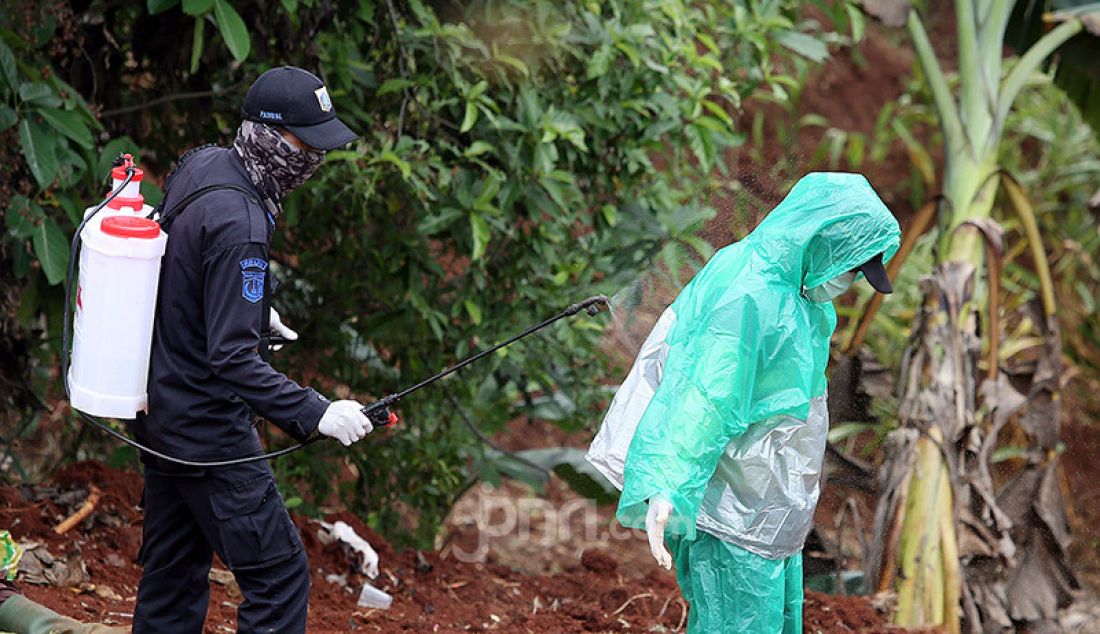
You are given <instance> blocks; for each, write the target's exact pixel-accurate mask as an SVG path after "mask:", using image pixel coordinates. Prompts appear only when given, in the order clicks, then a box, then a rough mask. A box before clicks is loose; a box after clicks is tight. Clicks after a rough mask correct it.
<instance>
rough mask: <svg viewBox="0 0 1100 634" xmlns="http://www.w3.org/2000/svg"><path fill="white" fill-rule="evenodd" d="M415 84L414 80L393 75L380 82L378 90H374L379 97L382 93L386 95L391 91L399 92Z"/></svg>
mask: <svg viewBox="0 0 1100 634" xmlns="http://www.w3.org/2000/svg"><path fill="white" fill-rule="evenodd" d="M415 85H416V82H414V81H410V80H408V79H402V78H400V77H395V78H393V79H387V80H386V81H384V82H382V85H381V86H379V87H378V92H376V93H375V94H376V95H378V96H379V97H381V96H382V95H388V94H390V93H391V92H401V91H403V90H405V89H406V88H409V87H410V86H415Z"/></svg>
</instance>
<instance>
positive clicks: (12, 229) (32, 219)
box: [4, 194, 45, 240]
mask: <svg viewBox="0 0 1100 634" xmlns="http://www.w3.org/2000/svg"><path fill="white" fill-rule="evenodd" d="M44 216H45V214H43V212H42V208H41V207H39V206H38V205H37V204H36V203H35V202H34V201H31V200H29V199H28V198H27V197H26V196H22V195H19V194H16V195H15V196H13V197H12V199H11V207H9V208H8V213H6V214H4V222H5V224H6V225H7V227H8V233H9V234H11V236H12V237H13V238H15V239H17V240H26V239H27V238H29V237H31V235H32V234H33V233H34V227H35V223H37V222H39V221H41V219H42V218H43V217H44Z"/></svg>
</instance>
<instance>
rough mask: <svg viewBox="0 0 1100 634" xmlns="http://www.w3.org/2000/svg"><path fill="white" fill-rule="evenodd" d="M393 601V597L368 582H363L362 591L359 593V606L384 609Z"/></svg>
mask: <svg viewBox="0 0 1100 634" xmlns="http://www.w3.org/2000/svg"><path fill="white" fill-rule="evenodd" d="M392 603H393V597H391V596H390V595H388V594H386V593H385V592H382V591H381V590H379V589H378V588H375V587H374V586H372V585H371V584H369V583H364V584H363V591H362V592H360V593H359V607H361V608H380V609H383V610H386V609H388V608H389V607H390V604H392Z"/></svg>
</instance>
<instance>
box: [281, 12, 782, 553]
mask: <svg viewBox="0 0 1100 634" xmlns="http://www.w3.org/2000/svg"><path fill="white" fill-rule="evenodd" d="M764 8H768V9H769V10H770V13H769V14H767V15H760V14H759V13H758V14H757V15H755V16H754V15H753V14H751V13H749V12H747V11H746V10H745V9H744V8H743V7H741V6H738V5H733V6H728V5H725V4H719V3H714V4H702V5H691V4H687V3H677V2H660V3H659V2H635V1H623V2H611V3H602V4H601V5H596V4H581V3H569V4H565V5H559V4H557V3H550V2H534V3H531V2H493V3H485V2H474V3H469V4H468V5H467V6H466V7H465V8H464V9H463V10H461V11H458V10H452V11H450V12H449V13H448V12H443V11H438V12H437V11H433V10H431V9H429V8H428V7H427V6H426V5H424V4H421V3H420V2H415V1H414V2H410V3H409V5H408V7H407V10H405V11H395V12H393V13H391V12H390V11H389V7H385V6H379V7H377V8H376V10H374V11H365V12H363V13H362V14H360V15H356V16H349V17H348V18H347V20H346V21H345V22H342V23H341V27H342V28H341V30H340V32H339V33H338V34H337V33H336V32H332V33H327V34H324V35H323V36H322V37H321V38H319V40H318V47H319V54H320V56H321V58H322V60H324V62H325V68H326V70H327V72H328V75H329V81H330V84H331V85H333V86H338V87H339V89H340V94H338V95H336V96H335V100H336V103H337V106H338V107H339V108H342V110H341V112H349V111H350V117H351V118H352V120H353V121H354V123H355V124H358V125H357V127H359V128H360V129H363V130H366V131H367V134H366V138H365V141H364V142H363V143H362V144H360V145H359V146H358V147H357V148H356V149H355V150H353V151H346V152H334V153H332V154H331V155H330V158H329V163H330V164H329V165H328V166H326V167H325V168H324V169H322V170H321V172H319V174H318V176H317V177H315V178H314V179H313V182H312V183H311V185H309V190H308V193H307V194H305V195H303V196H300V197H297V198H296V199H294V200H292V201H291V204H290V205H288V210H287V219H286V221H285V225H286V226H285V230H286V233H287V234H288V235H292V236H293V237H292V239H291V240H289V241H288V242H287V246H288V247H291V248H292V249H293V251H294V252H295V257H296V260H297V264H296V265H295V267H294V269H295V274H296V277H295V292H294V293H293V294H292V295H290V296H289V297H288V298H287V299H288V300H289V301H297V302H299V303H298V304H297V305H296V306H295V308H294V310H293V312H294V313H295V314H297V315H310V321H309V323H308V325H307V327H306V330H307V332H310V333H313V335H312V336H313V337H314V338H315V339H314V341H313V343H312V345H314V346H319V347H321V348H323V349H330V350H336V351H341V353H339V354H336V355H332V356H331V357H330V358H329V359H328V360H327V361H325V362H323V368H324V373H325V374H327V375H329V376H332V377H333V378H335V379H337V380H339V381H340V382H341V383H343V384H345V385H347V386H349V387H350V388H351V390H352V392H353V393H357V394H365V393H372V394H375V395H382V394H384V393H387V392H392V391H396V390H397V389H399V388H400V387H402V386H404V385H407V384H408V383H410V382H412V381H413V380H414V379H417V378H420V377H423V376H426V375H428V374H431V373H432V372H433V371H434V370H436V369H437V368H440V367H442V366H444V365H446V364H447V362H448V361H450V360H452V359H455V358H460V357H464V356H467V355H469V354H471V353H473V352H476V351H477V350H479V349H482V348H483V347H485V346H486V345H490V344H492V343H494V342H496V341H499V340H501V339H504V338H505V337H506V336H507V335H508V334H510V333H512V332H515V331H518V330H520V329H521V328H522V327H523V326H524V325H526V324H528V323H532V322H535V321H538V320H540V319H542V318H544V317H546V316H549V315H550V314H553V313H554V312H556V311H557V310H559V309H560V308H561V307H564V306H565V305H568V304H569V303H571V302H573V301H576V300H578V299H580V298H581V297H583V296H586V295H590V294H592V293H594V292H597V291H603V292H613V291H615V290H617V289H618V288H621V287H622V286H623V285H625V284H626V283H627V282H629V281H630V280H632V279H634V278H635V277H637V276H638V275H639V274H640V273H641V272H642V271H643V270H644V269H645V268H647V267H648V266H649V263H650V262H651V261H652V260H653V257H654V256H655V255H657V254H658V253H660V252H661V249H662V248H664V247H665V245H667V244H668V243H669V240H670V238H672V237H673V236H676V235H681V236H682V237H683V238H684V244H688V245H689V247H699V248H700V249H701V250H702V251H703V253H700V255H709V252H707V251H706V248H705V246H701V245H698V244H694V245H693V244H692V243H691V240H690V239H689V238H688V236H687V235H686V234H688V232H689V231H690V230H691V228H692V227H696V228H697V227H699V226H700V225H701V223H702V222H703V221H705V219H706V218H709V217H710V216H711V215H712V214H713V211H712V210H709V209H708V208H706V207H705V206H701V205H700V203H705V201H706V200H707V199H708V195H709V193H710V192H712V191H714V189H715V185H716V183H715V180H714V178H713V177H712V172H713V171H714V170H715V169H718V170H722V169H724V166H723V161H722V160H721V157H722V152H723V150H724V149H725V148H728V147H732V146H734V145H736V144H738V143H739V142H740V141H741V136H740V135H739V133H738V131H737V130H735V129H734V126H733V120H732V118H731V116H730V114H729V112H730V111H731V109H732V108H733V107H735V106H736V105H737V104H739V103H740V101H741V99H743V98H744V97H745V96H747V95H748V94H750V93H751V92H752V91H754V90H755V89H756V88H757V86H758V85H763V84H765V83H772V84H775V85H778V84H779V83H782V82H780V81H779V80H778V79H777V78H779V77H781V75H780V74H779V71H778V69H777V68H775V67H773V66H772V64H773V59H772V55H771V52H772V51H774V50H775V49H774V45H772V44H770V42H774V38H775V36H777V35H778V34H780V33H784V32H791V31H792V30H793V29H794V28H795V25H794V23H793V22H792V21H790V19H789V18H786V17H784V15H783V14H781V13H779V12H778V5H771V6H770V8H769V7H764ZM758 10H763V9H761V8H758ZM762 21H769V22H768V24H770V26H766V27H765V26H762ZM380 25H381V26H380ZM380 28H385V29H393V30H394V31H395V32H396V33H397V38H396V40H395V41H394V42H393V45H392V47H391V48H388V49H387V48H384V47H377V46H376V47H375V48H374V49H373V50H372V51H370V56H366V55H364V52H363V51H360V50H358V49H355V48H352V47H351V46H349V42H358V41H368V40H370V41H375V42H378V41H379V40H383V39H384V38H386V37H387V36H388V35H387V34H386V33H385V32H384V31H383V32H381V33H380V32H379V29H380ZM761 44H764V45H765V46H760V45H761ZM379 55H382V56H385V55H391V56H393V57H396V63H390V64H388V65H383V64H379V63H378V60H377V56H379ZM383 69H385V72H380V71H382V70H383ZM734 69H739V72H733V70H734ZM739 75H741V76H744V77H746V78H747V79H746V80H734V77H737V76H739ZM785 81H788V82H789V81H790V78H789V77H788V78H786V80H785ZM345 104H350V108H344V105H345ZM307 201H325V202H321V203H320V204H322V205H332V206H336V207H338V208H339V210H340V213H336V214H333V213H318V211H319V209H318V207H317V203H312V202H307ZM353 263H354V264H353ZM349 266H350V267H354V269H355V271H356V272H357V274H356V275H333V274H332V272H333V271H341V270H343V269H346V268H348V267H349ZM601 332H602V324H601V322H600V321H598V320H591V319H587V318H583V317H581V318H577V319H576V320H574V321H572V322H568V323H565V324H563V325H559V326H557V327H555V328H554V329H552V330H551V331H550V332H549V333H547V334H545V335H542V336H539V337H538V338H533V339H530V340H526V341H524V342H523V343H521V344H518V345H516V346H513V347H511V348H509V349H508V350H506V351H505V352H504V353H502V354H500V355H498V356H495V357H493V358H492V359H491V360H487V361H485V362H483V363H482V364H481V365H479V366H475V367H471V368H469V369H468V370H465V371H464V374H463V375H462V377H461V378H460V379H458V380H451V381H448V382H447V383H446V387H430V388H428V389H427V390H425V391H424V392H423V393H420V394H417V395H414V396H412V397H409V398H408V399H407V400H406V401H405V402H404V403H402V404H401V405H400V406H399V409H400V410H402V412H403V414H404V417H405V420H406V422H405V423H404V425H403V428H402V429H401V431H399V432H397V433H395V434H393V435H389V436H386V437H385V438H384V439H376V440H375V441H374V442H367V443H363V444H362V445H357V446H355V447H353V448H352V450H351V456H352V460H353V461H354V464H355V465H356V467H357V468H358V471H359V476H360V477H359V484H360V488H361V492H362V493H363V494H364V495H362V497H359V498H357V499H356V501H357V502H359V503H360V505H361V510H364V511H368V512H370V513H373V514H376V515H375V516H374V517H375V518H376V519H377V521H378V522H380V523H381V524H382V525H387V526H388V525H391V524H393V523H395V522H398V521H400V520H402V519H403V518H407V517H408V515H409V509H416V510H417V511H418V515H419V520H420V521H419V522H418V523H417V524H416V528H417V529H423V530H418V531H417V533H418V537H420V538H421V541H422V542H423V541H424V540H427V539H429V538H430V537H431V536H432V535H433V534H434V527H435V525H436V523H437V522H438V521H439V520H440V519H442V517H443V516H444V514H445V513H446V512H447V510H449V507H450V503H451V498H452V497H453V496H454V495H456V494H457V493H458V492H460V491H462V490H463V489H464V487H465V485H466V484H467V483H468V480H469V478H470V477H471V475H472V474H471V473H470V472H469V470H468V469H467V468H466V465H467V464H468V463H470V462H471V461H473V462H476V463H477V464H478V465H479V470H480V473H481V475H483V476H486V475H488V477H492V474H491V472H492V471H493V470H495V469H496V467H495V466H494V464H493V461H488V460H484V459H482V458H480V457H479V456H480V455H481V448H480V447H479V446H478V445H477V444H476V438H475V437H473V436H472V435H471V434H470V433H469V431H468V430H467V429H466V427H465V426H463V425H462V424H461V423H460V420H459V418H460V417H469V418H470V419H471V420H472V421H473V422H474V424H475V425H476V426H477V427H478V428H480V429H482V430H484V431H485V432H488V433H491V432H494V431H497V430H499V429H501V428H502V427H503V426H504V424H505V423H507V422H508V421H510V420H512V419H514V418H516V417H519V416H524V415H545V412H544V411H540V412H538V413H537V414H536V412H535V409H536V407H537V406H536V405H535V402H536V401H537V400H538V399H540V398H542V399H544V400H545V399H547V398H549V397H551V396H552V397H553V399H552V401H553V402H554V403H555V405H554V408H555V409H556V410H558V411H557V413H558V414H559V415H560V422H559V424H561V425H562V426H564V427H566V428H568V429H578V428H581V427H583V426H585V425H586V424H591V423H592V421H595V420H597V419H598V417H599V415H600V411H601V404H602V399H603V398H604V396H603V395H602V393H601V392H600V390H598V389H594V388H597V387H598V382H599V377H600V376H601V375H602V374H603V373H604V371H605V364H604V362H603V360H602V355H601V354H600V353H599V341H600V334H601ZM349 361H350V362H349ZM543 410H545V407H544V408H543ZM487 472H488V473H487ZM425 527H426V528H425Z"/></svg>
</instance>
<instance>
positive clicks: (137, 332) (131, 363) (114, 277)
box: [68, 154, 168, 418]
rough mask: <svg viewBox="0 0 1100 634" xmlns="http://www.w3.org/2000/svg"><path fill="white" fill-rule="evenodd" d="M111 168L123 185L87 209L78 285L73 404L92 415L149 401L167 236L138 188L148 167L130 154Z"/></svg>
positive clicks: (126, 411) (131, 412)
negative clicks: (152, 217) (129, 174)
mask: <svg viewBox="0 0 1100 634" xmlns="http://www.w3.org/2000/svg"><path fill="white" fill-rule="evenodd" d="M123 159H124V163H123V165H121V166H118V167H115V168H114V169H112V170H111V178H112V179H113V180H114V184H113V186H112V188H111V192H115V191H118V189H119V187H121V186H123V183H124V182H125V180H126V177H127V169H128V168H129V169H133V177H132V178H131V179H130V182H129V183H127V184H126V185H125V187H123V189H122V191H119V192H118V194H117V195H115V196H114V197H113V199H111V200H110V202H108V203H107V205H106V207H103V209H102V210H101V211H99V212H98V213H95V210H96V208H98V207H102V205H95V206H93V207H89V208H88V209H87V210H85V212H84V217H85V219H87V218H88V217H89V216H90V215H91V214H93V213H95V217H93V218H91V219H90V220H88V221H87V224H85V225H84V229H83V231H81V232H80V241H81V243H82V244H83V248H82V249H81V252H80V276H79V278H78V282H77V287H76V318H75V319H74V324H73V333H74V335H73V347H72V362H71V365H70V367H69V376H68V381H69V391H70V402H71V403H72V406H73V408H74V409H77V410H80V411H82V412H84V413H86V414H91V415H92V416H101V417H109V418H134V417H135V415H136V413H137V412H139V411H142V410H145V409H146V407H147V404H148V397H147V393H146V383H147V381H148V376H149V354H150V350H151V348H152V340H153V313H154V310H155V308H156V298H157V284H158V283H159V281H160V260H161V256H163V255H164V248H165V245H166V244H167V242H168V235H167V234H166V233H164V232H163V231H161V229H160V225H159V224H157V223H156V222H155V221H153V220H150V219H149V218H148V217H149V215H150V212H151V211H152V208H151V207H150V206H149V205H146V204H145V200H144V199H143V198H142V196H141V193H140V191H139V189H140V185H141V179H142V177H143V173H142V171H141V170H140V169H136V168H134V167H133V165H134V162H133V157H132V156H130V155H129V154H126V155H124V157H123Z"/></svg>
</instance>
